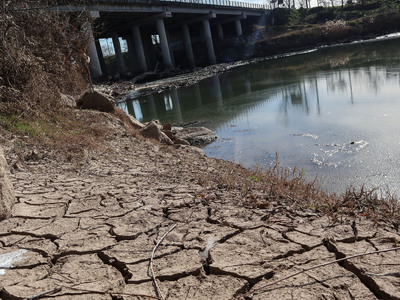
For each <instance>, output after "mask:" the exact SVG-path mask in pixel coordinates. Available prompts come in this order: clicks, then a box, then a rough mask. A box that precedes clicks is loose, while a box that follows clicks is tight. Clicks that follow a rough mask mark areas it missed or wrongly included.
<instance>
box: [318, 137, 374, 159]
mask: <svg viewBox="0 0 400 300" xmlns="http://www.w3.org/2000/svg"><path fill="white" fill-rule="evenodd" d="M368 144H369V143H368V142H367V141H364V140H361V141H357V142H351V143H344V144H338V143H331V144H325V145H323V146H324V147H325V148H328V149H327V150H325V149H321V151H322V152H323V153H325V154H326V155H328V156H332V155H334V154H336V153H338V152H343V153H354V152H358V151H360V150H361V149H364V148H365V147H366V146H367V145H368Z"/></svg>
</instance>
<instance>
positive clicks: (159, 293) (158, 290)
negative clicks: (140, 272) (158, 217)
mask: <svg viewBox="0 0 400 300" xmlns="http://www.w3.org/2000/svg"><path fill="white" fill-rule="evenodd" d="M176 225H177V224H175V225H173V226H172V227H171V228H170V229H168V231H167V232H166V233H164V235H163V236H162V237H161V239H160V240H159V241H158V242H157V244H156V245H155V247H154V248H153V252H152V253H151V258H150V264H149V268H150V270H151V277H152V278H153V282H154V285H155V286H156V289H157V295H158V297H160V298H161V299H162V300H165V298H164V296H163V294H162V293H161V290H160V287H159V286H158V283H157V280H156V276H155V273H154V269H153V259H154V253H156V250H157V248H158V246H159V245H160V244H161V243H162V241H163V240H164V239H165V237H166V236H167V235H168V233H170V232H171V231H172V230H173V229H174V228H175V227H176Z"/></svg>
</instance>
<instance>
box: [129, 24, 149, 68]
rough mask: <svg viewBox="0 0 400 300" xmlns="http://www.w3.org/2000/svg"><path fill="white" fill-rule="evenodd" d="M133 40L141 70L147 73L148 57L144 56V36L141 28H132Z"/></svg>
mask: <svg viewBox="0 0 400 300" xmlns="http://www.w3.org/2000/svg"><path fill="white" fill-rule="evenodd" d="M131 30H132V33H133V40H134V44H135V50H136V55H137V61H138V64H139V70H140V71H142V72H146V71H147V64H146V56H145V55H144V50H143V43H142V36H141V34H140V30H139V26H132V28H131Z"/></svg>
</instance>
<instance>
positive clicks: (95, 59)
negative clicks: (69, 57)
mask: <svg viewBox="0 0 400 300" xmlns="http://www.w3.org/2000/svg"><path fill="white" fill-rule="evenodd" d="M85 27H86V30H87V33H88V35H89V44H88V47H87V54H88V55H89V58H90V62H89V69H90V74H91V77H92V78H99V77H101V76H102V75H103V73H102V71H101V65H100V60H99V56H98V53H97V49H96V44H95V41H94V36H93V30H92V26H91V25H90V23H89V22H87V23H86V24H85Z"/></svg>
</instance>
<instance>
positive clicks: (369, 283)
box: [323, 238, 400, 300]
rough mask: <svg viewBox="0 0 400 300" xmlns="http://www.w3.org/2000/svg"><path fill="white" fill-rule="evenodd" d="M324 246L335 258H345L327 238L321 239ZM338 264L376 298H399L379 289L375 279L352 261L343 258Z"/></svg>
mask: <svg viewBox="0 0 400 300" xmlns="http://www.w3.org/2000/svg"><path fill="white" fill-rule="evenodd" d="M323 243H324V246H325V247H326V249H328V251H329V252H331V253H333V254H335V257H336V259H341V258H345V257H346V255H345V254H344V253H343V252H340V251H339V249H338V248H337V247H336V245H335V244H334V242H333V241H332V240H330V239H328V238H325V239H324V240H323ZM338 264H339V266H341V267H343V268H345V269H346V270H347V271H349V272H351V273H353V274H354V275H356V276H357V277H358V279H359V280H360V281H361V282H362V283H363V284H364V285H365V286H366V287H367V288H368V289H369V290H370V291H371V292H372V293H373V294H374V295H375V296H376V297H377V298H378V299H388V300H399V299H400V298H399V297H396V296H393V295H390V294H388V293H387V292H385V291H384V290H382V289H381V287H380V286H379V285H378V284H377V283H376V281H375V280H374V279H373V278H372V277H370V276H368V275H367V274H366V273H365V271H364V270H362V269H360V268H357V267H356V266H355V265H354V264H353V263H352V262H350V261H348V260H344V261H341V262H338Z"/></svg>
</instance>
